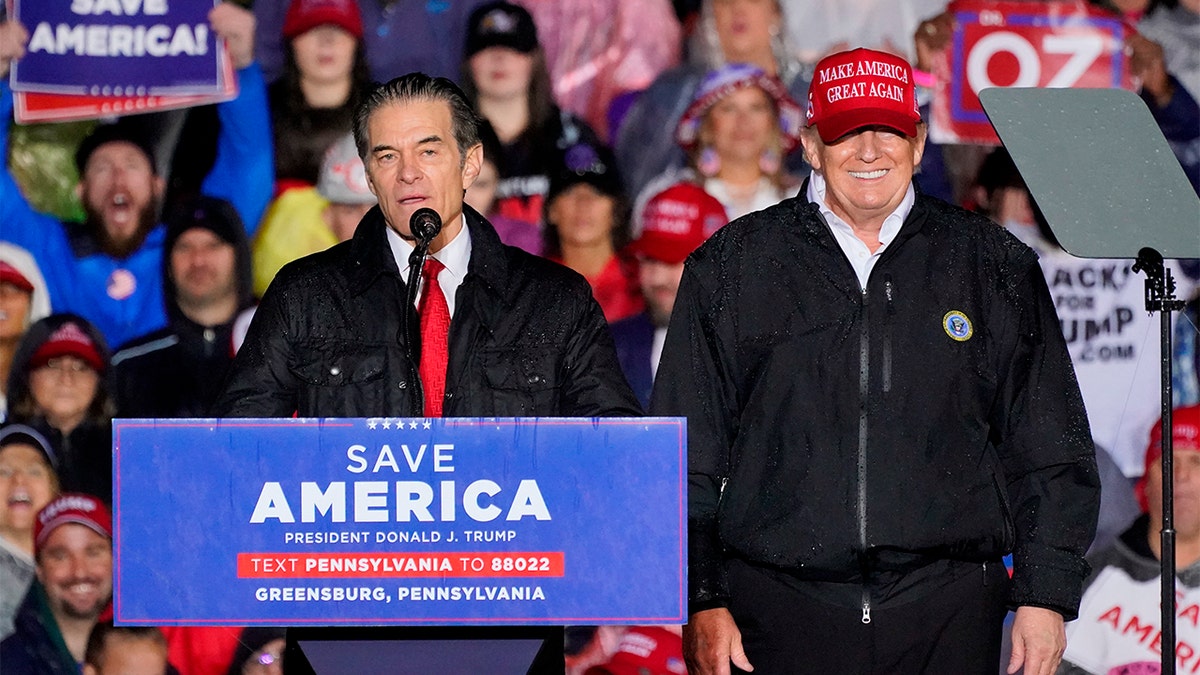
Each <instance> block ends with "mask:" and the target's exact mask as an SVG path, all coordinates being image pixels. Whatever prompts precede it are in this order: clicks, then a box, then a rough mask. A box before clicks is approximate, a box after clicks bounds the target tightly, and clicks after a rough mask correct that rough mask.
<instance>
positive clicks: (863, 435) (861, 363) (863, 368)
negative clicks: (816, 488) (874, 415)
mask: <svg viewBox="0 0 1200 675" xmlns="http://www.w3.org/2000/svg"><path fill="white" fill-rule="evenodd" d="M867 316H868V302H867V289H866V287H864V288H863V289H862V332H861V333H860V336H859V351H858V359H859V360H858V396H859V403H858V544H859V550H860V553H859V555H861V556H863V565H862V567H863V581H862V583H863V592H862V622H863V623H864V624H868V623H871V592H870V589H869V587H868V586H867V581H868V580H867V578H866V572H867V565H866V555H867V394H868V390H869V387H870V382H871V378H870V370H869V367H868V366H869V364H870V331H869V330H868V328H869V325H868V322H867Z"/></svg>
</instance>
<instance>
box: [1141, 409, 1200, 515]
mask: <svg viewBox="0 0 1200 675" xmlns="http://www.w3.org/2000/svg"><path fill="white" fill-rule="evenodd" d="M1180 450H1182V451H1185V452H1200V405H1190V406H1187V407H1185V408H1176V409H1175V410H1172V411H1171V451H1172V452H1179V451H1180ZM1160 459H1162V418H1159V420H1158V421H1157V422H1155V423H1154V428H1152V429H1151V430H1150V445H1147V446H1146V469H1145V471H1143V472H1142V477H1141V478H1139V479H1138V482H1137V485H1135V486H1134V488H1133V493H1134V495H1136V496H1137V500H1138V504H1140V505H1141V507H1142V512H1143V513H1149V512H1150V501H1149V500H1148V499H1147V498H1146V476H1147V475H1148V474H1149V473H1150V472H1151V471H1153V470H1155V469H1154V468H1153V467H1154V463H1155V462H1157V461H1158V460H1160Z"/></svg>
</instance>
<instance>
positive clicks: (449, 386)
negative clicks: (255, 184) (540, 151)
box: [214, 206, 641, 417]
mask: <svg viewBox="0 0 1200 675" xmlns="http://www.w3.org/2000/svg"><path fill="white" fill-rule="evenodd" d="M463 218H464V222H465V226H466V227H467V228H468V231H469V232H470V236H471V247H472V248H471V260H470V263H469V267H468V273H467V277H466V279H464V281H463V283H462V285H461V286H460V287H459V289H458V292H457V296H456V306H455V307H456V308H455V313H454V319H453V321H451V323H450V362H449V366H448V368H447V376H446V395H445V399H444V401H443V403H444V407H443V411H444V414H445V415H446V416H447V417H490V416H497V417H516V416H580V417H594V416H621V415H627V416H637V415H640V414H641V411H640V409H639V407H638V403H637V399H636V398H635V397H634V395H633V393H632V392H631V391H630V389H629V385H628V384H627V383H626V382H625V378H624V376H623V375H622V374H621V369H620V366H619V365H618V363H617V357H616V353H615V351H614V348H613V343H612V337H611V335H610V334H609V331H608V325H607V323H606V322H605V320H604V315H603V313H602V312H601V310H600V306H599V305H598V304H597V303H596V301H595V300H594V299H593V298H592V293H591V288H590V287H589V286H588V284H587V281H586V280H585V279H584V278H583V277H581V276H579V275H578V274H576V273H575V272H573V271H571V270H569V269H567V268H565V267H563V266H561V265H558V264H555V263H552V262H549V261H547V260H544V259H541V258H537V257H535V256H532V255H530V254H528V253H525V252H524V251H521V250H519V249H516V248H513V247H510V246H505V245H503V244H501V242H500V239H499V237H498V236H497V235H496V232H495V230H494V229H493V228H492V226H491V225H490V224H489V223H488V222H487V221H486V220H485V219H484V218H483V217H482V216H480V215H479V214H478V213H476V212H475V211H473V210H471V209H470V207H467V206H464V208H463ZM386 226H387V225H386V223H385V222H384V219H383V217H382V215H381V213H380V211H379V208H378V207H375V208H372V209H371V211H369V212H368V213H367V215H366V216H364V218H363V220H362V222H361V223H359V226H358V229H357V230H356V231H355V233H354V237H353V238H352V239H351V240H350V241H347V242H344V243H341V244H338V245H336V246H333V247H331V248H329V249H328V250H326V251H323V252H320V253H316V254H314V255H311V256H308V257H306V258H302V259H300V260H298V261H295V262H293V263H290V264H289V265H287V266H285V267H284V268H283V269H282V270H280V272H279V274H278V276H276V278H275V280H274V281H273V282H272V283H271V286H270V288H268V289H267V292H266V294H265V295H264V297H263V299H262V303H261V304H260V305H259V307H258V310H257V313H256V314H255V317H254V321H253V322H252V323H251V326H250V330H249V332H248V334H247V336H246V341H245V343H244V344H243V345H242V348H241V350H239V352H238V355H237V358H236V359H235V360H234V366H233V372H232V373H231V375H230V378H229V380H228V381H227V383H226V387H225V391H224V393H223V394H222V395H221V397H220V398H219V399H218V401H217V403H216V406H215V408H214V414H215V415H217V416H219V417H280V416H290V415H291V414H292V413H293V412H298V413H299V415H300V416H301V417H315V416H320V417H389V416H392V417H422V416H423V414H424V413H423V412H422V410H423V401H422V391H421V382H420V378H419V377H418V375H417V365H416V360H415V359H416V356H415V354H414V356H410V355H409V350H408V348H407V346H406V340H405V338H404V336H403V335H402V332H403V331H402V328H401V316H402V311H407V312H408V315H409V321H411V322H413V323H412V324H410V325H412V326H415V325H417V324H416V322H417V321H418V319H417V314H416V312H415V311H414V310H413V309H412V308H411V307H405V301H404V298H405V284H404V281H403V279H402V278H401V276H400V272H399V270H398V269H397V266H396V261H395V258H394V257H393V256H392V252H391V248H390V247H389V246H388V244H387V240H386V234H385V231H384V228H385V227H386ZM414 332H415V331H414ZM414 351H415V350H414Z"/></svg>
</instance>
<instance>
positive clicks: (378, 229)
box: [349, 206, 400, 295]
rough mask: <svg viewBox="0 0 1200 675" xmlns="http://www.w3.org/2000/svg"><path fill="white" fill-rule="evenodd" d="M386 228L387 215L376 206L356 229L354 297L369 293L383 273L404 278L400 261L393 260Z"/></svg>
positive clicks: (352, 257) (351, 273) (352, 245)
mask: <svg viewBox="0 0 1200 675" xmlns="http://www.w3.org/2000/svg"><path fill="white" fill-rule="evenodd" d="M386 227H387V222H386V221H384V219H383V212H382V211H380V210H379V206H372V207H371V210H370V211H367V215H365V216H363V219H362V220H361V221H359V223H358V227H356V228H355V229H354V236H353V237H351V238H350V260H351V261H352V264H353V268H352V269H351V270H350V271H349V276H350V292H351V293H352V294H354V295H359V294H361V293H362V292H364V291H366V290H367V288H368V287H370V285H371V284H372V283H374V282H375V279H376V278H377V277H379V276H380V275H382V274H387V275H389V276H392V277H395V278H396V279H397V280H399V279H400V270H399V269H398V268H397V267H396V259H395V258H393V257H392V249H391V247H390V246H388V245H387V234H386V232H385V230H384V228H386Z"/></svg>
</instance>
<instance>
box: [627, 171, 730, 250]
mask: <svg viewBox="0 0 1200 675" xmlns="http://www.w3.org/2000/svg"><path fill="white" fill-rule="evenodd" d="M728 222H729V218H728V217H727V216H726V215H725V207H723V206H721V202H719V201H717V198H716V197H713V196H712V195H710V194H708V193H707V192H705V191H704V188H702V187H700V186H699V185H696V184H695V183H677V184H675V185H672V186H671V187H669V188H667V189H666V190H663V191H662V192H660V193H658V194H657V195H654V197H653V198H651V199H650V201H649V202H647V203H646V207H645V208H644V209H642V232H641V234H640V235H638V238H637V239H636V240H635V241H634V242H633V243H631V244H630V245H629V249H628V250H629V252H630V253H632V254H633V255H637V256H641V257H644V258H649V259H651V260H657V261H659V262H664V263H667V264H669V265H677V264H679V263H681V262H683V261H684V260H686V259H687V257H688V256H689V255H691V253H692V251H695V250H696V249H697V248H698V247H699V246H700V244H703V243H704V242H705V240H707V239H708V238H709V237H710V236H712V233H713V232H716V231H717V230H719V229H720V228H721V227H722V226H723V225H725V223H728Z"/></svg>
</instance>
